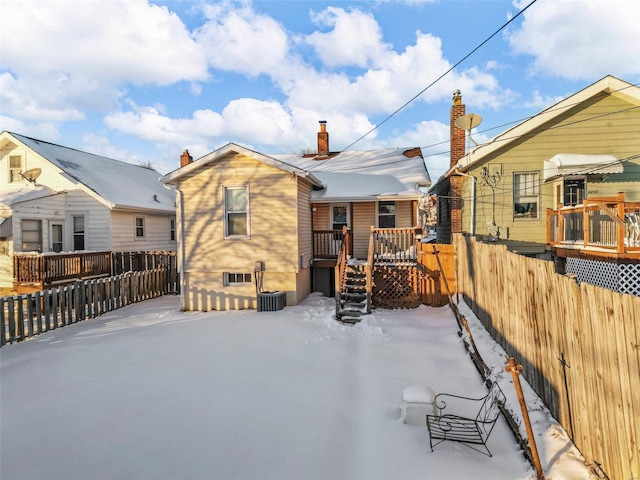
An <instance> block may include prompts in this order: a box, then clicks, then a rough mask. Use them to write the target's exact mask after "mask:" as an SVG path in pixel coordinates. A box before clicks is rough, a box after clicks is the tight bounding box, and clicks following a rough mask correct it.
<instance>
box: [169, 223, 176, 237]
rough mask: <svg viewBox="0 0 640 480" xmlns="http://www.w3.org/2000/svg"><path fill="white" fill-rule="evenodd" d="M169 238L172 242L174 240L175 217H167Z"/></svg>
mask: <svg viewBox="0 0 640 480" xmlns="http://www.w3.org/2000/svg"><path fill="white" fill-rule="evenodd" d="M169 240H170V241H172V242H175V241H176V219H175V218H170V219H169Z"/></svg>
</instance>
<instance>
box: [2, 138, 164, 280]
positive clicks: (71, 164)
mask: <svg viewBox="0 0 640 480" xmlns="http://www.w3.org/2000/svg"><path fill="white" fill-rule="evenodd" d="M159 178H160V174H159V173H158V172H156V171H155V170H153V169H149V168H144V167H141V166H138V165H132V164H130V163H126V162H121V161H118V160H113V159H110V158H106V157H102V156H99V155H93V154H91V153H87V152H82V151H79V150H75V149H73V148H68V147H63V146H61V145H56V144H53V143H49V142H45V141H42V140H37V139H35V138H30V137H26V136H24V135H19V134H17V133H11V132H7V131H5V132H2V133H1V134H0V288H11V287H12V286H13V277H14V272H13V260H12V259H13V256H14V254H15V253H20V252H33V253H41V254H47V253H59V252H79V251H83V252H86V251H142V250H175V249H176V233H175V231H176V225H175V222H176V220H175V192H174V191H173V189H172V188H169V187H167V186H166V185H163V184H161V183H160V182H159V181H158V179H159Z"/></svg>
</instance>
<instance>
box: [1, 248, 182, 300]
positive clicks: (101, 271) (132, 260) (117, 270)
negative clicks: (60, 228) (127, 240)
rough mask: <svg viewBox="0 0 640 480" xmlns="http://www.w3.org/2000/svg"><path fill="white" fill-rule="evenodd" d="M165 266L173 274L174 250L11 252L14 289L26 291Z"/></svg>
mask: <svg viewBox="0 0 640 480" xmlns="http://www.w3.org/2000/svg"><path fill="white" fill-rule="evenodd" d="M156 268H165V269H166V270H167V271H168V272H170V275H171V276H172V278H173V277H175V276H176V272H177V262H176V253H175V252H80V253H45V254H36V253H15V254H14V256H13V277H14V278H13V281H14V288H18V287H27V286H28V287H29V291H33V290H34V289H35V290H38V289H45V288H49V287H51V286H55V285H60V284H66V283H70V282H73V281H76V280H78V279H82V280H87V279H91V278H99V277H107V276H109V275H118V274H121V273H125V272H139V271H146V270H152V269H156Z"/></svg>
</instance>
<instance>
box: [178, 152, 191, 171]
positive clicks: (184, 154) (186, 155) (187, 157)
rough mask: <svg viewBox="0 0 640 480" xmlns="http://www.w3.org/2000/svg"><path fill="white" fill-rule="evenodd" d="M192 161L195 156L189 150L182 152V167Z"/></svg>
mask: <svg viewBox="0 0 640 480" xmlns="http://www.w3.org/2000/svg"><path fill="white" fill-rule="evenodd" d="M191 162H193V157H192V156H191V155H189V150H185V151H184V152H182V155H180V168H182V167H186V166H187V165H189V164H190V163H191Z"/></svg>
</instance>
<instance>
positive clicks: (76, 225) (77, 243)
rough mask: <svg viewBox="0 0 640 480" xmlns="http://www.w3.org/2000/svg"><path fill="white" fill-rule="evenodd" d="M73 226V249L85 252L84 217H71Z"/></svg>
mask: <svg viewBox="0 0 640 480" xmlns="http://www.w3.org/2000/svg"><path fill="white" fill-rule="evenodd" d="M71 222H72V225H73V249H74V250H84V215H74V216H72V217H71Z"/></svg>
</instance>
